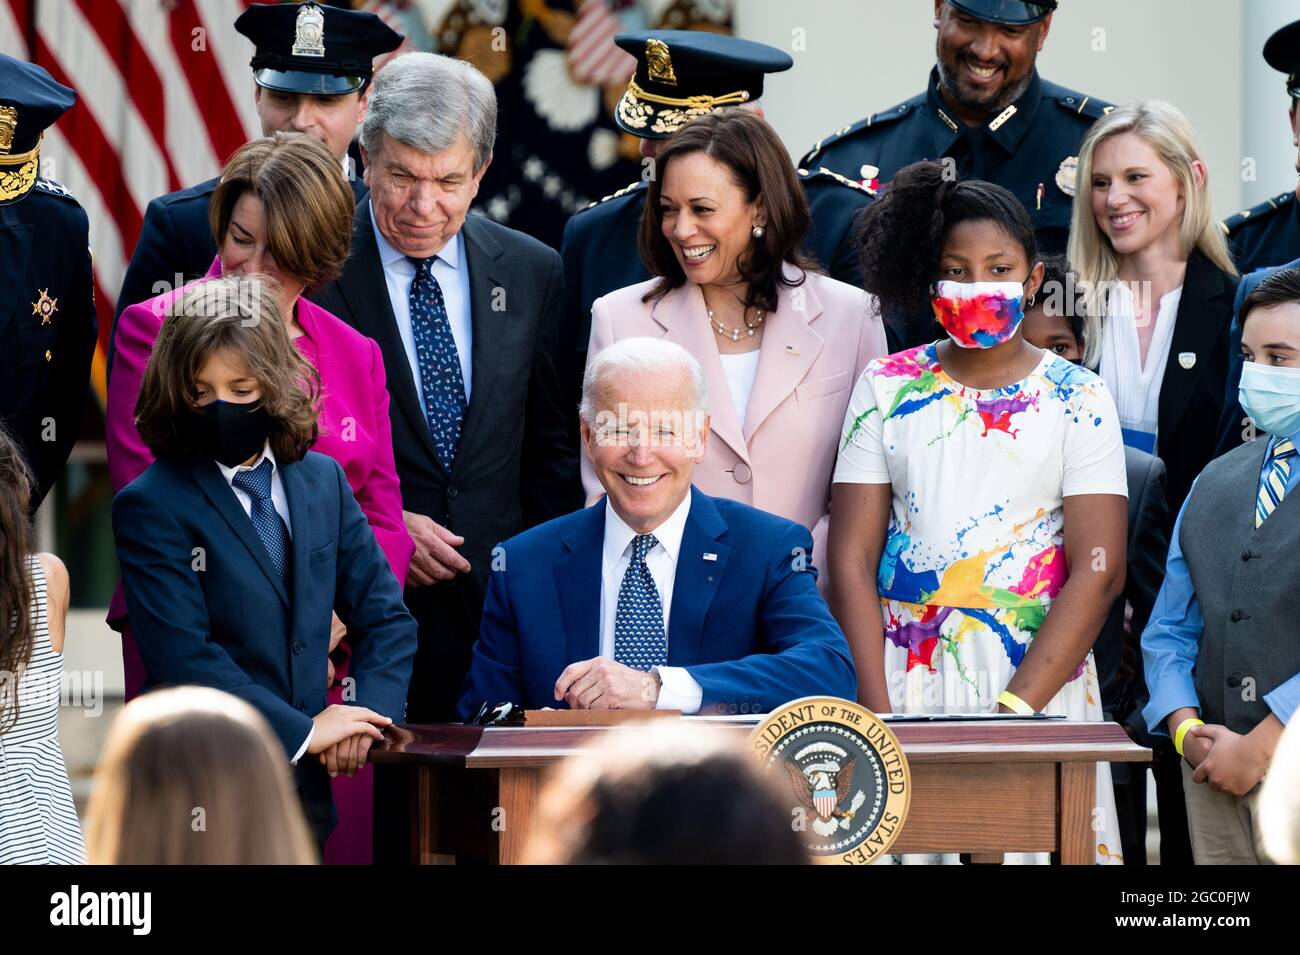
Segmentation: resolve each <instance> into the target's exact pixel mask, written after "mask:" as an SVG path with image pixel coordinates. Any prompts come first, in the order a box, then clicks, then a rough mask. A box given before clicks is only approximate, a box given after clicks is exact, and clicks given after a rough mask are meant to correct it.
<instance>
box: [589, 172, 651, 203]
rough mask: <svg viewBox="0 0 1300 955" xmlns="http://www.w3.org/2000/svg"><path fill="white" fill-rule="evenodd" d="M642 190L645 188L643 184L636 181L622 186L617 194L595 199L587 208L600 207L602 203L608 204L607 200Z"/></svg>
mask: <svg viewBox="0 0 1300 955" xmlns="http://www.w3.org/2000/svg"><path fill="white" fill-rule="evenodd" d="M644 188H645V182H644V181H643V180H641V179H638V180H637V181H636V182H633V183H629V184H628V185H626V186H624V187H623V188H622V189H620V190H618V192H611V193H610V194H609V195H607V196H601V198H599V199H597V200H596V201H595V202H593V203H592V204H591V205H589V206H587V208H588V209H591V208H593V207H594V206H598V205H600V204H601V203H602V202H609V200H611V199H617V198H618V197H619V196H626V195H627V194H628V193H629V192H635V191H636V190H638V189H644Z"/></svg>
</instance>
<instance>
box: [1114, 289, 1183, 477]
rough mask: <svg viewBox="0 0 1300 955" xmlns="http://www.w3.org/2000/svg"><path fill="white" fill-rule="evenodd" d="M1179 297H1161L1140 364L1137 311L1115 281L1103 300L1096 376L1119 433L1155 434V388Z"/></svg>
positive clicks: (1128, 293)
mask: <svg viewBox="0 0 1300 955" xmlns="http://www.w3.org/2000/svg"><path fill="white" fill-rule="evenodd" d="M1182 297H1183V289H1182V286H1179V287H1178V288H1176V289H1174V290H1173V291H1172V292H1167V293H1166V294H1165V295H1163V296H1161V298H1160V304H1159V307H1158V308H1157V309H1156V316H1155V319H1154V320H1155V323H1156V324H1155V328H1154V330H1153V331H1152V333H1151V343H1150V344H1149V345H1148V346H1147V360H1146V364H1145V365H1144V364H1143V363H1142V351H1141V348H1140V346H1139V345H1138V329H1137V308H1136V304H1135V303H1134V301H1133V293H1132V292H1131V291H1130V290H1129V287H1128V283H1127V282H1116V283H1115V284H1114V285H1113V286H1112V288H1111V289H1110V291H1109V293H1108V295H1107V303H1106V318H1105V319H1103V320H1102V322H1101V361H1100V364H1099V367H1098V371H1099V372H1100V374H1101V377H1102V379H1103V380H1105V382H1106V387H1107V388H1109V389H1110V393H1111V394H1112V395H1113V396H1114V397H1115V409H1116V410H1117V411H1118V412H1119V424H1120V427H1121V428H1126V429H1128V430H1131V431H1141V432H1144V433H1146V434H1151V435H1155V434H1156V431H1157V425H1158V424H1159V421H1160V386H1161V384H1162V383H1163V382H1164V377H1165V364H1166V362H1168V360H1169V348H1170V346H1171V345H1172V344H1173V340H1174V325H1175V323H1176V322H1177V319H1178V303H1179V302H1180V301H1181V300H1182ZM1151 453H1152V454H1154V453H1155V451H1154V450H1152V452H1151Z"/></svg>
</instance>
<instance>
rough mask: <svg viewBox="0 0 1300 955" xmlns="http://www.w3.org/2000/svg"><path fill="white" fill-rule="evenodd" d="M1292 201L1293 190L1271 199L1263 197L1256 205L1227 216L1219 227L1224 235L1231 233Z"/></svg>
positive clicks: (1293, 197) (1293, 196)
mask: <svg viewBox="0 0 1300 955" xmlns="http://www.w3.org/2000/svg"><path fill="white" fill-rule="evenodd" d="M1293 202H1295V192H1294V191H1290V192H1283V193H1280V194H1278V195H1276V196H1274V197H1273V198H1271V199H1265V200H1264V201H1263V202H1261V203H1260V204H1259V205H1257V206H1251V207H1250V208H1249V209H1242V210H1241V211H1240V212H1238V213H1237V214H1236V215H1235V216H1228V218H1226V219H1224V220H1223V221H1222V222H1220V223H1219V228H1221V229H1222V230H1223V233H1224V235H1232V234H1233V233H1234V232H1236V231H1237V230H1238V229H1239V228H1241V227H1242V226H1243V225H1245V224H1246V223H1247V222H1250V221H1253V220H1255V219H1263V218H1266V217H1268V216H1270V215H1272V214H1273V213H1274V212H1276V211H1277V210H1278V209H1282V208H1285V207H1286V206H1288V205H1290V204H1291V203H1293Z"/></svg>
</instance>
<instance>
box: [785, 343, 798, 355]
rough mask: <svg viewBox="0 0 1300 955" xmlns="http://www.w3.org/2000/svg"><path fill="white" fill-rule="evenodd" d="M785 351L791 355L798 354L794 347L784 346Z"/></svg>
mask: <svg viewBox="0 0 1300 955" xmlns="http://www.w3.org/2000/svg"><path fill="white" fill-rule="evenodd" d="M785 350H786V351H787V352H788V353H789V354H791V355H797V354H799V349H798V348H796V347H795V346H794V345H786V346H785Z"/></svg>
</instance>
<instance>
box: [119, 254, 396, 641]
mask: <svg viewBox="0 0 1300 955" xmlns="http://www.w3.org/2000/svg"><path fill="white" fill-rule="evenodd" d="M220 274H221V262H220V260H219V259H218V260H216V261H214V262H213V263H212V267H211V268H210V269H209V270H208V274H207V276H205V278H211V277H214V276H218V275H220ZM199 281H202V279H200V280H199ZM179 294H180V293H179V291H173V292H168V293H165V294H163V295H159V296H157V297H156V298H152V299H149V300H148V301H146V302H141V303H139V304H138V305H132V306H130V307H129V308H127V309H126V310H125V311H124V312H122V315H121V317H120V318H119V319H118V322H117V337H116V351H115V354H116V357H115V358H114V360H113V369H112V374H111V375H110V376H109V385H108V408H107V411H106V413H105V419H106V420H105V430H106V435H105V440H106V443H107V452H108V473H109V478H110V480H111V481H112V482H113V491H114V493H116V492H117V491H120V490H121V489H122V488H123V487H125V486H126V485H128V484H130V483H131V482H132V481H134V480H135V479H136V478H137V477H139V476H140V475H141V474H142V473H144V471H145V469H146V468H148V467H149V465H150V464H152V463H153V455H152V454H151V453H150V452H149V449H148V448H147V447H145V445H144V442H143V441H141V440H140V434H139V432H138V431H136V429H135V401H136V398H137V396H138V395H139V394H140V383H141V381H142V380H143V378H144V369H145V365H146V364H147V363H148V361H149V355H150V353H151V352H152V351H153V343H154V339H155V338H157V337H158V330H159V329H160V328H161V327H162V323H163V319H164V318H165V317H166V314H167V308H168V307H169V306H170V305H171V303H172V302H173V301H175V299H176V298H177V296H178V295H179ZM297 318H298V324H299V325H301V326H302V328H303V331H304V332H305V333H306V334H304V335H303V336H301V337H300V338H298V339H297V340H296V342H295V344H296V345H297V346H298V350H299V351H300V352H302V354H303V357H304V358H306V359H307V360H308V361H309V362H311V364H312V365H313V366H314V367H315V369H316V371H317V372H318V373H319V374H320V380H321V395H322V397H321V402H320V419H319V420H320V437H319V439H318V440H317V441H316V444H315V446H314V447H313V448H312V450H313V451H319V452H320V453H321V454H327V455H329V456H330V457H332V458H333V459H334V460H336V461H338V463H339V464H340V465H341V466H342V467H343V471H344V473H345V474H346V475H347V478H348V484H350V485H351V486H352V493H353V494H354V495H356V498H357V503H358V504H359V505H361V510H362V512H363V513H364V514H365V515H366V519H367V520H368V521H369V522H370V526H371V528H372V529H373V530H374V532H375V539H376V540H377V541H378V542H379V547H380V549H381V550H383V552H384V556H386V557H387V558H388V563H389V565H390V566H391V567H392V568H393V573H394V574H395V575H396V576H397V579H398V581H399V582H402V581H405V580H406V570H407V567H408V566H409V565H410V563H411V555H412V553H414V551H415V544H414V543H413V542H412V541H411V536H410V535H409V534H408V533H407V532H406V524H405V522H403V520H402V495H401V490H400V487H399V485H398V482H397V468H396V465H395V464H394V463H393V436H392V426H391V424H390V422H389V419H388V389H387V388H386V387H385V385H384V361H383V358H382V356H381V355H380V351H379V345H378V344H376V343H375V342H374V341H372V340H371V339H369V338H367V337H366V336H364V335H362V334H361V333H360V332H358V331H357V330H356V329H354V328H352V327H351V326H350V325H348V324H347V323H346V322H344V321H343V320H342V319H339V318H336V317H335V316H334V315H332V314H330V313H329V312H327V311H325V309H323V308H321V307H320V306H318V305H316V304H314V303H312V302H309V301H307V299H305V298H299V299H298V306H297ZM121 593H122V589H121V587H119V588H118V590H117V593H116V594H114V596H113V606H112V607H111V608H110V611H109V620H110V621H112V620H115V619H118V618H120V617H122V616H123V615H125V612H126V606H125V603H124V602H123V601H122V599H121Z"/></svg>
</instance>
